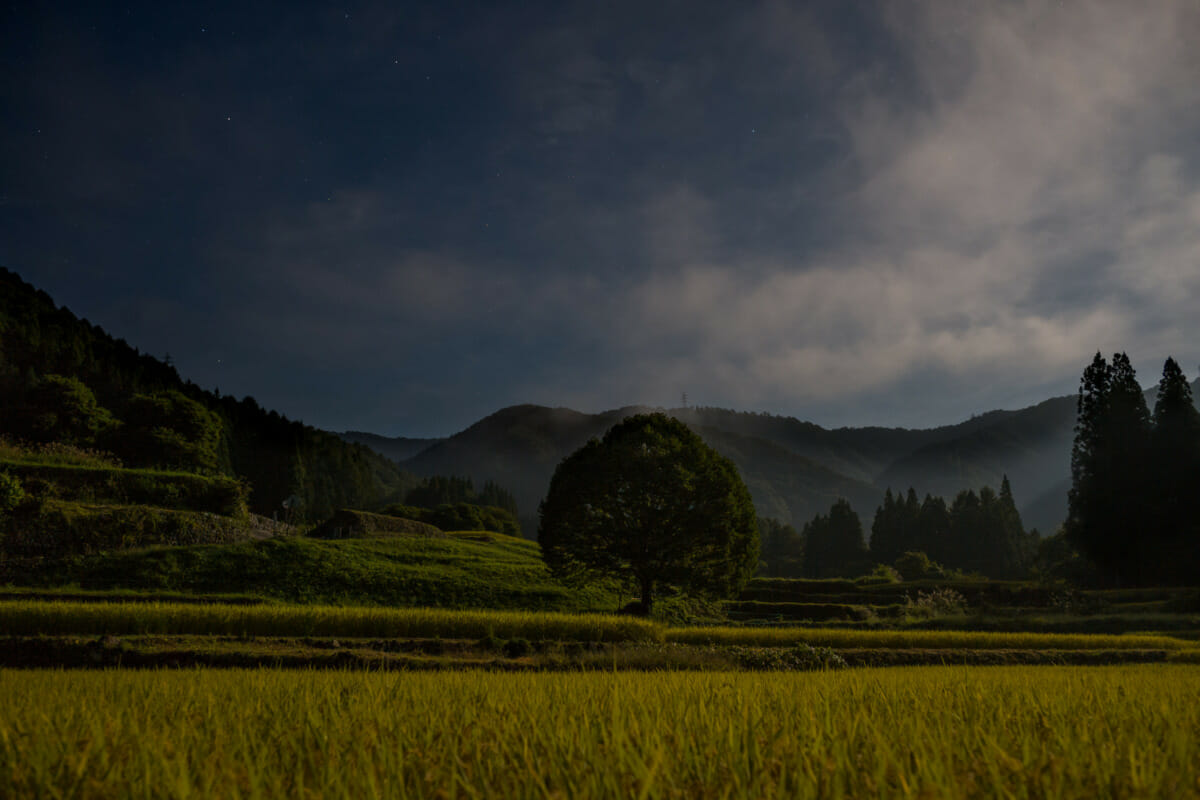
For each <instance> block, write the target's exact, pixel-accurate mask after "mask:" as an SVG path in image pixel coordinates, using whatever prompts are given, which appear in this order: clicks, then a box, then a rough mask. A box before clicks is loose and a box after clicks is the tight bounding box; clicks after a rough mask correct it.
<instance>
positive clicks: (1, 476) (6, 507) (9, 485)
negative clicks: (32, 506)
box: [0, 472, 25, 519]
mask: <svg viewBox="0 0 1200 800" xmlns="http://www.w3.org/2000/svg"><path fill="white" fill-rule="evenodd" d="M23 499H25V492H24V491H23V490H22V489H21V482H20V481H19V480H17V478H16V477H14V476H13V475H10V474H8V473H7V472H0V519H3V518H4V515H6V514H8V513H9V512H10V511H12V510H13V509H14V508H16V507H17V506H18V505H19V504H20V502H21V501H22V500H23Z"/></svg>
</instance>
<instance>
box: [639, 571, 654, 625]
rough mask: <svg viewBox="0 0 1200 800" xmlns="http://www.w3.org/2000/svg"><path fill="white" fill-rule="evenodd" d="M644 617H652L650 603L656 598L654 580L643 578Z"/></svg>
mask: <svg viewBox="0 0 1200 800" xmlns="http://www.w3.org/2000/svg"><path fill="white" fill-rule="evenodd" d="M641 584H642V616H646V617H648V616H650V603H651V602H652V601H653V597H654V579H653V578H642V579H641Z"/></svg>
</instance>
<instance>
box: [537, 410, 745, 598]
mask: <svg viewBox="0 0 1200 800" xmlns="http://www.w3.org/2000/svg"><path fill="white" fill-rule="evenodd" d="M539 513H540V524H539V527H538V540H539V542H540V544H541V548H542V557H543V558H544V559H545V560H546V563H547V565H549V567H550V568H551V570H553V571H554V572H555V573H556V574H559V575H562V576H565V577H578V576H581V575H589V574H590V575H610V576H615V577H620V578H628V579H631V580H632V581H633V582H634V583H635V584H636V585H637V587H638V590H639V592H640V595H641V610H642V612H643V613H649V611H650V608H651V604H652V603H653V599H654V590H655V587H656V586H658V585H662V584H669V585H673V586H677V587H680V588H684V589H687V590H690V591H694V592H697V593H700V594H706V595H711V596H724V597H728V596H732V595H734V594H736V593H737V592H738V591H739V590H740V589H741V587H742V586H744V585H745V583H746V581H747V580H749V579H750V576H751V575H753V574H754V570H755V568H756V567H757V565H758V555H759V537H758V522H757V517H756V516H755V512H754V504H753V502H752V501H751V499H750V492H749V490H748V489H747V488H746V485H745V483H743V482H742V479H741V477H740V476H739V475H738V472H737V468H736V467H734V465H733V463H732V462H731V461H729V460H728V459H727V458H724V457H723V456H721V455H720V454H718V453H717V452H716V451H715V450H713V449H712V448H711V447H709V446H708V445H706V444H705V443H704V441H703V440H701V439H700V437H699V436H697V435H696V434H694V433H693V432H692V431H691V430H689V429H688V427H687V426H686V425H684V424H683V423H682V422H680V421H678V420H676V419H672V418H671V417H668V416H667V415H665V414H642V415H637V416H633V417H629V418H628V419H626V420H625V421H624V422H621V423H620V424H618V425H616V426H614V427H613V428H612V429H611V430H609V431H608V433H606V434H605V435H604V438H603V439H600V440H597V439H592V440H591V441H590V442H588V443H587V444H585V445H584V446H583V447H582V448H580V449H579V450H577V451H576V452H575V453H573V454H571V455H570V456H568V457H567V458H565V459H563V461H562V463H560V464H559V465H558V468H557V469H556V470H555V471H554V477H553V478H551V480H550V488H549V490H548V492H547V494H546V499H545V500H543V501H542V504H541V507H540V509H539Z"/></svg>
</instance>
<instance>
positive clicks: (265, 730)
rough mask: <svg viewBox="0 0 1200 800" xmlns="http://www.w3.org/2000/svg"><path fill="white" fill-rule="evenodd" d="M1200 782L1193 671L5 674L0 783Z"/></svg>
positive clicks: (135, 786)
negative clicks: (766, 673) (768, 673)
mask: <svg viewBox="0 0 1200 800" xmlns="http://www.w3.org/2000/svg"><path fill="white" fill-rule="evenodd" d="M1195 796H1200V668H1197V667H1194V666H1182V665H1143V666H1136V667H1091V668H1076V669H1066V668H1044V667H1043V668H1038V667H974V668H968V667H926V668H913V669H905V668H898V669H889V670H869V669H864V670H850V671H841V672H817V673H803V674H770V675H765V674H754V673H671V674H666V673H650V674H645V673H643V674H627V673H621V674H611V673H600V674H596V673H592V674H544V673H543V674H500V673H486V672H456V673H439V674H430V673H420V674H404V673H399V674H397V673H390V674H378V673H361V672H360V673H346V672H279V671H269V670H264V671H171V672H165V671H164V672H131V671H113V672H60V671H28V672H21V671H0V797H88V798H93V797H95V798H109V797H111V798H118V797H120V798H123V797H168V798H209V797H218V798H219V797H242V798H268V797H270V798H276V797H289V798H290V797H296V798H306V797H308V798H356V799H357V798H372V797H388V798H405V797H463V798H476V797H480V798H486V797H495V798H548V797H556V798H591V797H605V798H631V797H632V798H676V797H678V798H693V797H694V798H701V797H703V798H709V797H729V798H763V797H912V798H917V797H920V798H950V797H955V798H957V797H1046V798H1055V797H1087V798H1104V797H1112V798H1117V797H1119V798H1160V797H1195Z"/></svg>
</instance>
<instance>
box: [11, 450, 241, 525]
mask: <svg viewBox="0 0 1200 800" xmlns="http://www.w3.org/2000/svg"><path fill="white" fill-rule="evenodd" d="M0 470H4V471H6V472H8V473H9V474H11V475H14V476H16V477H17V479H18V480H20V481H21V486H22V487H23V488H24V490H25V493H26V494H30V495H33V496H35V497H43V498H48V499H55V500H70V501H75V502H80V503H115V504H118V505H148V506H157V507H160V508H172V509H177V510H181V511H207V512H210V513H212V514H223V515H224V516H227V517H244V516H245V514H246V499H247V495H248V494H249V493H248V491H247V488H246V486H245V485H244V484H242V483H240V482H239V481H236V480H234V479H233V478H228V477H225V476H208V475H196V474H193V473H189V472H158V471H155V470H148V469H119V468H116V467H95V466H76V465H71V464H25V463H21V462H17V461H0Z"/></svg>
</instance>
